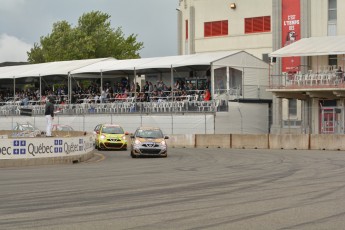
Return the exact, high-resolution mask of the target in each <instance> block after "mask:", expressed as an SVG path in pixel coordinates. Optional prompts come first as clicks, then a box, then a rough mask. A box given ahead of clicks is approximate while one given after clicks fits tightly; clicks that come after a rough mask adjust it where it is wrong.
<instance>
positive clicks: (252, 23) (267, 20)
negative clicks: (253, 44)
mask: <svg viewBox="0 0 345 230" xmlns="http://www.w3.org/2000/svg"><path fill="white" fill-rule="evenodd" d="M270 31H271V16H264V17H255V18H245V19H244V32H245V33H246V34H250V33H260V32H270Z"/></svg>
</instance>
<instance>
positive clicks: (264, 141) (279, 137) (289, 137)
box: [167, 134, 345, 150]
mask: <svg viewBox="0 0 345 230" xmlns="http://www.w3.org/2000/svg"><path fill="white" fill-rule="evenodd" d="M167 143H168V146H169V147H173V148H174V147H182V148H232V149H288V150H294V149H295V150H345V135H343V134H336V135H331V134H311V135H309V134H215V135H212V134H195V135H192V134H186V135H184V134H181V135H169V139H168V140H167Z"/></svg>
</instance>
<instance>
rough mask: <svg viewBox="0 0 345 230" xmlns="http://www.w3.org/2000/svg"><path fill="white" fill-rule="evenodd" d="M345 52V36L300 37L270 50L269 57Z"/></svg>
mask: <svg viewBox="0 0 345 230" xmlns="http://www.w3.org/2000/svg"><path fill="white" fill-rule="evenodd" d="M337 54H345V36H326V37H310V38H302V39H301V40H298V41H296V42H294V43H292V44H290V45H288V46H285V47H283V48H281V49H278V50H276V51H274V52H272V53H271V54H270V55H269V56H270V57H299V56H301V57H302V56H321V55H337Z"/></svg>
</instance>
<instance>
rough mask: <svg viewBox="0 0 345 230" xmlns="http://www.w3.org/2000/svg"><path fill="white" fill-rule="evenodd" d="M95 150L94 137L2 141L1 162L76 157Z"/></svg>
mask: <svg viewBox="0 0 345 230" xmlns="http://www.w3.org/2000/svg"><path fill="white" fill-rule="evenodd" d="M93 149H94V139H93V138H92V135H88V136H82V137H68V138H63V137H49V138H48V137H47V138H13V139H0V160H2V159H33V158H46V157H66V156H75V155H81V154H86V153H89V152H91V151H92V150H93Z"/></svg>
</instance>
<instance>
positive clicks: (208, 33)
mask: <svg viewBox="0 0 345 230" xmlns="http://www.w3.org/2000/svg"><path fill="white" fill-rule="evenodd" d="M224 35H228V21H227V20H224V21H215V22H205V23H204V36H205V37H215V36H224Z"/></svg>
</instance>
